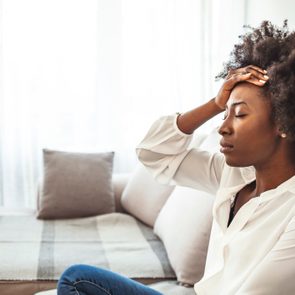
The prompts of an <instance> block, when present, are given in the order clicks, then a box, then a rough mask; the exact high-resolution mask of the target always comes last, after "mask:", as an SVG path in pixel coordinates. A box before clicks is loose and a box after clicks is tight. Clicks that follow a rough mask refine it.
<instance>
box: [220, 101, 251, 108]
mask: <svg viewBox="0 0 295 295" xmlns="http://www.w3.org/2000/svg"><path fill="white" fill-rule="evenodd" d="M240 104H245V105H246V106H248V105H247V103H246V102H245V101H236V102H233V103H232V104H231V105H230V107H231V108H234V107H235V106H237V105H240ZM225 109H228V106H227V105H226V106H225Z"/></svg>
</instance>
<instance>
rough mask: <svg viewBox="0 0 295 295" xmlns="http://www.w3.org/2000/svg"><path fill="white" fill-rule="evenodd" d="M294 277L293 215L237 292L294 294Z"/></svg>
mask: <svg viewBox="0 0 295 295" xmlns="http://www.w3.org/2000/svg"><path fill="white" fill-rule="evenodd" d="M294 277H295V217H293V219H292V220H291V221H290V222H289V224H288V226H287V228H286V229H285V231H284V233H283V234H282V235H281V236H280V238H279V240H278V242H277V243H276V245H275V246H274V247H273V249H272V250H271V251H270V252H269V253H268V254H267V256H266V257H265V258H264V260H263V261H262V262H261V263H260V264H259V265H258V266H257V267H256V268H255V270H254V271H253V272H252V273H251V274H250V276H249V278H248V279H247V280H245V282H244V284H243V285H242V286H241V289H240V290H239V291H238V293H237V294H238V295H248V294H295V280H294Z"/></svg>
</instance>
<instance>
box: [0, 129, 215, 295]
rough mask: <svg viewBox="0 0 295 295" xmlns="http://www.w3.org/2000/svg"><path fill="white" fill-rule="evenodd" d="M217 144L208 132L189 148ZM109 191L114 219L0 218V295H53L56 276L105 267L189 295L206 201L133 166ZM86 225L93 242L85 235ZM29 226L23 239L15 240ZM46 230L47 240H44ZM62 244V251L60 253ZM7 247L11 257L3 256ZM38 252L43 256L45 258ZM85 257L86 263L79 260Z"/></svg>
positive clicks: (198, 269) (206, 222)
mask: <svg viewBox="0 0 295 295" xmlns="http://www.w3.org/2000/svg"><path fill="white" fill-rule="evenodd" d="M217 141H218V137H217V136H216V132H215V131H214V132H213V133H211V135H209V136H207V137H200V138H199V139H198V140H197V141H196V142H195V143H194V145H195V146H200V145H202V146H203V148H206V149H214V148H215V146H216V143H217ZM113 188H114V195H115V201H116V212H115V213H110V214H105V215H101V216H96V217H89V218H82V219H71V220H59V221H41V220H37V219H36V218H35V215H34V214H26V215H25V216H13V217H12V216H2V217H0V231H1V232H2V233H4V234H3V235H2V236H1V237H0V250H1V251H0V252H1V253H2V258H0V261H1V260H2V262H1V263H2V265H3V264H4V265H5V264H6V266H7V271H3V268H2V267H1V268H2V273H1V271H0V294H1V295H12V294H22V295H31V294H40V295H41V294H42V295H51V294H52V295H53V294H54V295H55V294H56V291H55V290H54V289H55V287H56V282H57V279H58V277H59V276H60V274H61V272H62V269H64V268H65V266H66V265H67V266H69V265H71V264H76V263H86V264H92V265H97V266H102V267H106V268H109V269H111V270H113V271H117V272H119V273H121V274H124V275H126V276H128V277H131V278H133V279H135V280H137V281H140V282H142V283H144V284H148V285H150V286H151V287H152V288H154V289H156V290H158V291H160V292H161V293H163V294H167V295H176V294H180V295H190V294H195V293H194V291H193V288H192V285H193V283H194V282H196V281H198V280H199V279H201V277H202V274H203V271H204V265H205V260H206V251H207V247H208V241H209V235H210V229H211V222H212V214H211V209H212V205H213V201H214V197H213V196H211V195H207V194H205V193H203V192H199V191H196V190H193V189H190V188H183V187H177V188H174V187H171V186H164V185H161V184H158V183H156V182H155V181H154V180H153V179H152V178H151V176H150V175H149V174H148V173H147V171H146V170H145V168H144V167H143V166H141V165H140V164H139V166H138V168H137V169H136V170H135V171H134V172H133V173H131V174H116V175H114V176H113ZM9 218H10V219H9ZM93 224H95V226H94V227H95V229H98V231H99V233H100V235H101V236H100V237H99V238H97V237H96V238H95V239H94V238H92V236H91V235H92V234H93V233H85V232H88V231H89V232H90V230H89V228H90V227H91V226H93ZM30 225H31V229H32V230H31V231H32V232H31V237H30V234H21V233H22V232H23V231H24V228H28V226H30ZM90 225H91V226H90ZM22 226H24V227H23V228H22ZM44 229H45V230H44ZM87 229H88V230H87ZM53 231H54V241H52V240H50V239H51V238H52V236H53V234H52V232H53ZM68 231H70V232H71V235H70V234H67V232H68ZM95 231H96V230H95ZM5 233H6V234H5ZM13 233H16V234H13ZM17 233H19V234H17ZM38 234H39V237H38V238H36V236H38ZM73 237H74V238H73ZM81 241H83V243H82V242H81ZM30 243H31V244H30ZM63 243H65V244H67V245H70V246H68V248H67V249H64V248H63V247H64V244H63ZM81 243H82V244H81ZM93 243H97V248H99V247H100V246H99V245H101V244H102V248H103V249H104V251H105V253H104V255H105V257H106V258H105V261H107V265H106V264H104V260H103V259H102V258H101V255H100V253H101V252H97V253H98V254H97V255H96V254H95V253H96V252H93V251H96V246H95V247H92V246H90V245H93ZM7 245H8V246H7ZM16 245H18V246H16ZM30 245H31V246H30ZM77 245H79V247H78V246H77ZM95 245H96V244H95ZM9 247H15V252H17V253H15V254H14V255H12V256H11V257H9V255H11V250H9ZM17 247H18V248H17ZM26 247H28V248H27V249H26ZM34 247H35V248H34ZM91 247H92V248H91ZM52 248H54V250H52ZM11 249H13V248H11ZM18 249H20V250H18ZM21 249H24V250H23V252H22V253H19V252H20V251H22V250H21ZM34 249H35V250H34ZM26 251H27V252H26ZM42 251H43V252H42ZM46 251H47V252H49V253H51V254H49V258H48V256H46V255H47V254H46V253H47V252H46ZM50 251H51V252H50ZM71 251H73V253H72V254H71V255H70V254H69V253H71ZM53 252H54V254H52V253H53ZM85 252H89V253H90V254H91V256H90V257H89V256H85V255H83V254H82V253H85ZM6 253H7V254H6ZM36 253H38V255H37V254H36ZM63 253H64V254H63ZM92 253H94V254H92ZM50 255H51V256H50ZM63 255H64V256H65V257H63V258H61V257H62V256H63ZM13 257H17V259H15V260H14V259H13ZM122 257H123V258H122ZM124 257H125V258H124ZM64 258H65V261H63V259H64ZM30 259H31V260H30ZM124 259H125V260H124ZM33 260H34V263H33V262H30V261H33ZM52 261H53V262H52ZM126 261H128V262H127V263H126ZM126 265H129V267H126ZM41 266H42V267H41ZM50 289H53V290H51V291H47V292H42V291H45V290H50ZM38 292H41V293H38Z"/></svg>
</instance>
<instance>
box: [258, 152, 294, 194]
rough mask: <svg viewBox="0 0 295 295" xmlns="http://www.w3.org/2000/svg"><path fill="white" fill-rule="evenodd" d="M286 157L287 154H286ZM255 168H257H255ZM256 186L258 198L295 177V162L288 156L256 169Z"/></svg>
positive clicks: (274, 159)
mask: <svg viewBox="0 0 295 295" xmlns="http://www.w3.org/2000/svg"><path fill="white" fill-rule="evenodd" d="M285 155H286V154H285ZM254 167H255V166H254ZM255 170H256V186H255V188H254V191H253V193H254V194H255V195H256V196H257V195H260V194H261V193H263V192H265V191H267V190H270V189H274V188H276V187H278V186H279V185H280V184H282V183H283V182H285V181H286V180H288V179H290V178H291V177H292V176H294V175H295V164H294V161H291V159H290V158H289V157H287V156H284V157H276V158H273V159H271V160H270V161H269V163H266V164H265V165H260V166H257V167H255Z"/></svg>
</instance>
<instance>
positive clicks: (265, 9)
mask: <svg viewBox="0 0 295 295" xmlns="http://www.w3.org/2000/svg"><path fill="white" fill-rule="evenodd" d="M284 19H288V23H289V27H290V28H291V29H293V30H294V29H295V1H294V0H259V1H258V0H247V2H246V23H247V24H249V25H251V26H257V25H259V24H260V23H261V21H263V20H270V21H271V22H273V23H274V24H276V25H279V26H281V25H282V24H283V21H284Z"/></svg>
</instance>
